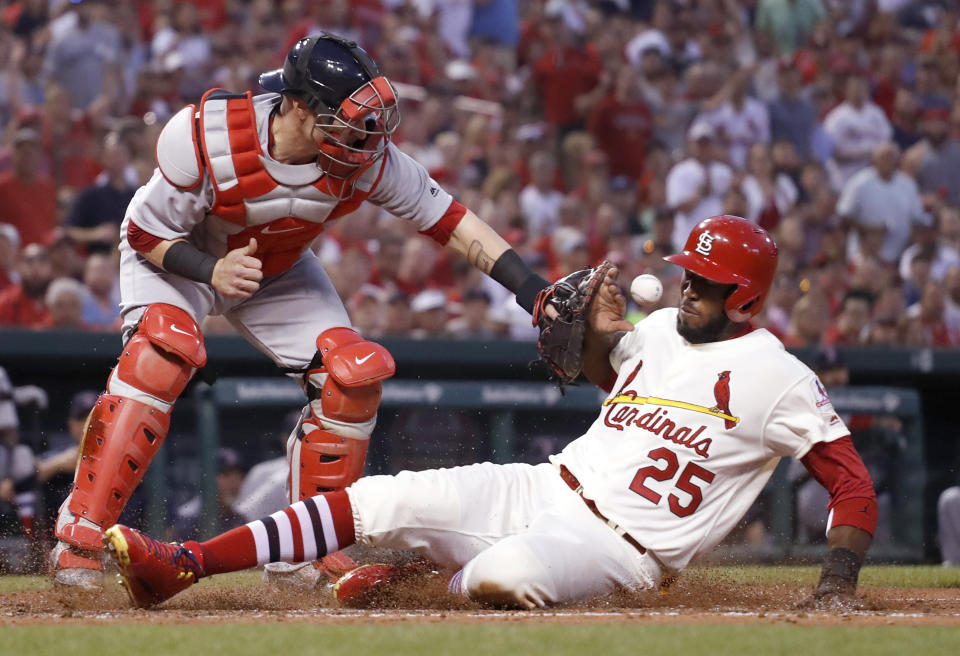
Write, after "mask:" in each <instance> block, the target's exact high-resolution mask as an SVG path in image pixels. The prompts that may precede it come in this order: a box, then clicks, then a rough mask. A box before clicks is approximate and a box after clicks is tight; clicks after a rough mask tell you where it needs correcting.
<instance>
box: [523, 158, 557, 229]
mask: <svg viewBox="0 0 960 656" xmlns="http://www.w3.org/2000/svg"><path fill="white" fill-rule="evenodd" d="M527 166H528V169H529V171H530V184H528V185H527V186H526V187H524V188H523V191H521V192H520V211H521V212H522V213H523V218H524V219H525V221H526V227H527V231H528V233H529V234H530V237H531V238H532V239H539V238H540V237H543V236H544V235H549V234H552V233H553V231H554V229H555V228H556V227H557V225H558V223H559V220H560V217H559V213H560V203H561V202H562V200H563V194H562V193H560V192H559V191H557V190H556V189H554V188H553V185H554V183H555V181H556V176H557V165H556V162H555V161H554V159H553V156H552V155H551V154H550V153H548V152H547V151H543V150H541V151H538V152H536V153H534V154H533V155H531V156H530V160H529V163H528V165H527Z"/></svg>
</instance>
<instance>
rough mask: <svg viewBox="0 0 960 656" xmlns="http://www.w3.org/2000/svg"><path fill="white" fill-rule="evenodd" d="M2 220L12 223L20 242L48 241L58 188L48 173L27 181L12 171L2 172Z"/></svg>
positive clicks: (55, 217) (45, 242) (0, 204)
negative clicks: (18, 233) (18, 234)
mask: <svg viewBox="0 0 960 656" xmlns="http://www.w3.org/2000/svg"><path fill="white" fill-rule="evenodd" d="M0 221H3V222H5V223H10V224H13V226H14V227H16V229H17V230H18V231H19V232H20V243H22V244H24V245H26V244H48V243H50V240H51V239H52V238H53V230H54V228H55V227H56V221H57V189H56V187H55V186H54V184H53V180H51V179H50V178H49V177H47V176H38V177H36V178H34V179H33V180H31V181H29V182H27V181H26V180H22V179H20V178H18V177H17V176H16V175H14V173H13V172H12V171H9V172H7V173H3V174H0Z"/></svg>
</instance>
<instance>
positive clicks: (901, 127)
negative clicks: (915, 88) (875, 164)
mask: <svg viewBox="0 0 960 656" xmlns="http://www.w3.org/2000/svg"><path fill="white" fill-rule="evenodd" d="M920 117H921V114H920V106H919V105H917V99H916V98H915V97H914V95H913V93H912V92H911V91H910V90H909V89H898V90H897V94H896V96H895V97H894V101H893V113H892V114H891V116H890V127H891V128H892V129H893V142H894V143H895V144H897V145H898V146H900V150H903V151H906V150H907V149H908V148H910V147H912V146H913V145H914V144H916V143H917V142H918V141H920V139H921V138H922V135H921V130H920V128H919V127H918V125H917V123H918V120H919V119H920Z"/></svg>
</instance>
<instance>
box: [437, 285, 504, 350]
mask: <svg viewBox="0 0 960 656" xmlns="http://www.w3.org/2000/svg"><path fill="white" fill-rule="evenodd" d="M460 305H461V311H460V316H458V317H455V318H453V319H451V320H450V321H449V322H447V328H446V332H447V333H448V334H449V335H451V336H453V337H455V338H456V339H484V340H488V339H493V338H495V337H496V333H495V332H494V330H493V328H492V327H491V326H490V324H489V322H488V320H487V313H488V312H489V311H490V294H489V293H488V292H487V291H486V290H485V289H482V288H480V287H471V288H470V289H468V290H467V291H466V292H465V293H464V295H463V298H462V300H461V301H460Z"/></svg>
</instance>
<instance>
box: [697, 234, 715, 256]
mask: <svg viewBox="0 0 960 656" xmlns="http://www.w3.org/2000/svg"><path fill="white" fill-rule="evenodd" d="M714 239H716V237H714V236H713V235H711V234H710V231H709V230H704V231H703V232H702V233H700V237H699V239H697V247H696V249H694V250H696V251H697V252H698V253H700V254H701V255H703V256H708V255H710V251H711V250H713V240H714Z"/></svg>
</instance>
